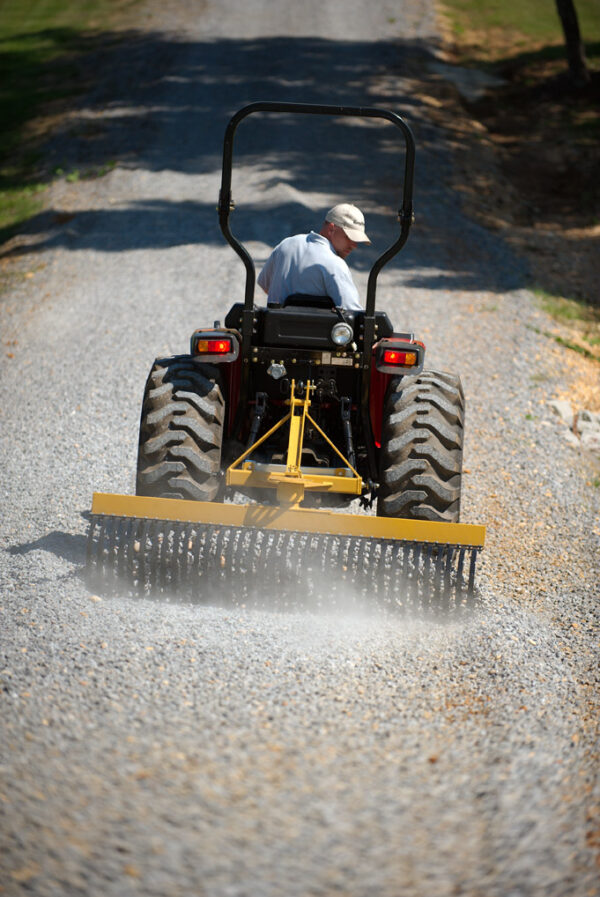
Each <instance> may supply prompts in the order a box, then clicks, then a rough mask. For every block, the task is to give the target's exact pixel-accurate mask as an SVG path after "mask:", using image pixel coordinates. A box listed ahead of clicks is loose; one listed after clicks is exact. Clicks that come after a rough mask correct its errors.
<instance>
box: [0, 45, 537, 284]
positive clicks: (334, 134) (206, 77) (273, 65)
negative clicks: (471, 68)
mask: <svg viewBox="0 0 600 897" xmlns="http://www.w3.org/2000/svg"><path fill="white" fill-rule="evenodd" d="M101 38H102V35H100V36H99V44H100V45H102V40H101ZM104 38H105V39H104V49H102V47H101V49H95V50H94V52H93V53H91V54H90V55H89V56H88V57H84V58H83V59H82V60H80V61H79V63H78V64H79V65H80V68H81V70H82V73H83V72H87V79H88V82H89V71H94V73H95V77H94V81H93V82H92V83H91V84H90V87H89V89H88V91H87V93H86V94H85V95H83V96H80V97H79V98H78V99H77V100H75V101H74V102H75V103H76V106H75V108H74V109H72V110H71V111H70V112H69V114H68V115H65V116H64V117H63V118H62V120H61V122H62V123H61V124H60V125H59V127H58V129H56V130H55V131H54V135H53V137H52V139H51V140H50V141H48V142H47V143H46V144H45V145H44V146H43V147H42V152H43V157H44V158H45V159H46V160H47V161H46V165H47V168H48V171H52V170H55V169H56V168H60V169H61V170H62V171H64V172H65V174H69V173H70V176H71V179H72V180H75V179H77V178H83V177H86V176H92V175H93V174H94V173H97V172H98V171H101V170H102V169H103V167H105V166H106V165H107V164H108V163H109V162H110V163H112V162H115V163H116V164H117V166H118V167H121V168H128V169H135V170H138V171H140V170H146V171H148V172H180V173H184V174H186V175H190V176H194V175H207V174H217V175H218V173H219V172H220V167H221V152H222V138H223V133H224V130H225V127H226V124H227V122H228V120H229V118H230V117H231V115H232V114H233V113H234V112H235V111H236V110H237V109H239V108H240V107H241V106H243V105H245V104H246V103H249V102H252V101H255V100H264V99H273V100H281V101H283V100H285V101H291V102H316V103H329V104H340V105H341V104H346V105H354V106H361V105H369V106H379V107H382V108H391V109H394V110H395V111H398V112H400V113H401V114H402V115H403V116H404V117H405V118H406V120H407V121H408V122H409V124H410V125H411V127H412V128H413V130H414V131H415V135H416V140H417V183H416V189H415V197H416V203H415V207H416V216H417V227H415V228H414V229H413V234H411V239H410V240H409V242H408V244H407V247H406V249H405V250H404V251H403V253H402V254H401V256H400V257H399V258H398V259H395V260H394V261H393V262H392V265H398V266H399V267H401V268H410V269H412V271H411V275H410V279H409V281H408V282H407V285H410V286H415V287H421V288H430V289H437V288H443V287H450V288H453V289H489V290H498V291H505V290H506V289H509V288H513V287H516V286H518V285H519V284H520V283H522V278H523V272H520V270H519V269H518V267H517V266H516V263H515V261H514V259H512V258H511V259H510V261H509V262H508V261H507V256H508V250H507V249H506V248H505V247H503V246H502V244H501V243H500V242H499V241H498V240H497V238H496V237H492V235H490V234H489V233H487V232H486V231H484V230H483V229H481V228H479V227H477V226H476V225H475V224H473V223H471V222H469V221H468V220H466V219H464V218H463V217H462V215H461V213H460V210H459V208H458V203H457V199H456V196H454V195H453V194H451V193H450V192H449V191H448V190H447V189H446V188H445V186H444V184H445V182H447V181H448V180H449V177H450V166H451V160H450V152H449V147H448V144H447V142H446V140H445V137H444V135H443V134H442V132H440V131H438V130H436V129H435V128H434V127H433V126H432V125H431V124H429V123H428V121H427V118H426V112H425V110H426V107H425V105H424V104H423V102H422V100H421V99H420V98H419V96H418V95H417V94H418V92H424V93H426V92H427V83H428V80H429V81H431V80H432V79H434V78H437V77H438V76H435V75H432V74H430V73H429V71H428V67H427V63H428V60H430V59H431V58H433V55H432V52H431V49H430V48H428V47H427V45H425V44H423V43H422V42H419V41H414V42H411V41H402V40H397V41H392V40H390V41H379V42H356V41H355V42H349V41H346V42H344V41H328V40H322V39H317V38H298V39H289V38H263V39H256V40H214V41H204V42H202V41H197V42H193V41H187V42H186V41H184V40H180V39H179V40H178V39H175V38H172V39H171V38H170V37H169V36H168V35H166V34H159V33H148V34H139V33H131V34H129V35H125V36H123V35H122V34H121V35H119V40H118V42H115V36H114V35H111V34H106V35H104ZM97 46H98V44H97V45H96V47H97ZM90 66H93V68H90ZM410 79H414V80H413V81H411V80H410ZM407 90H408V91H410V92H409V93H408V94H407ZM413 93H414V95H413ZM401 147H402V139H401V135H400V134H399V132H398V131H397V129H396V128H395V127H394V126H393V125H391V124H389V123H387V122H370V121H365V120H357V119H337V120H335V121H334V120H332V119H329V118H321V117H320V116H298V115H296V116H281V115H279V116H264V115H256V116H252V117H250V118H249V119H247V120H245V121H244V122H243V123H242V124H241V125H240V127H239V129H238V132H237V134H236V144H235V158H234V164H235V166H236V167H235V168H234V181H233V192H234V198H235V199H236V201H237V206H238V211H236V212H235V213H234V215H233V216H232V220H231V223H232V228H233V230H234V232H235V233H236V235H237V236H238V237H239V238H240V239H241V240H242V241H248V240H260V241H261V242H263V243H266V244H268V245H274V244H275V243H276V242H278V241H279V240H281V239H282V238H283V237H284V236H287V235H288V234H290V233H293V232H297V231H305V230H307V229H310V228H312V227H318V226H319V225H320V223H321V215H322V212H323V210H324V209H326V208H327V207H328V206H329V204H330V201H331V200H332V198H333V199H336V198H339V200H344V199H347V200H349V201H354V202H356V203H358V204H359V205H362V206H364V207H365V209H366V211H367V217H368V230H369V233H370V235H371V237H372V240H373V244H374V245H373V247H370V248H365V249H361V252H360V253H356V258H354V257H353V260H352V264H353V265H355V266H357V267H358V268H362V269H369V268H370V267H371V265H372V263H373V261H374V260H375V258H376V257H377V256H378V255H379V254H380V253H381V252H382V251H383V250H384V249H385V248H386V247H387V246H388V245H390V243H392V242H393V241H394V240H395V238H396V235H397V224H396V221H395V211H396V210H397V207H398V204H399V199H400V196H401V184H402V173H403V164H404V161H403V153H402V152H399V151H400V149H401ZM244 166H252V189H256V187H257V176H258V188H259V189H260V190H262V192H263V195H264V203H257V204H256V205H255V206H253V205H251V204H250V205H247V204H246V202H245V200H244V177H245V174H246V176H247V174H248V169H246V172H244ZM257 172H260V174H259V175H257ZM117 174H118V172H117ZM118 183H120V181H119V180H118V179H117V180H115V184H118ZM154 183H155V184H156V186H155V189H156V191H157V193H160V192H162V194H163V196H162V197H161V196H157V198H156V199H150V200H138V201H133V202H127V201H124V200H121V199H120V198H119V195H118V193H117V190H118V187H115V193H116V195H114V196H111V204H110V205H108V207H106V208H103V209H89V210H84V211H78V212H77V213H76V214H73V213H72V212H71V211H70V210H69V209H68V208H54V209H50V210H48V211H45V212H43V213H42V214H40V215H38V216H37V217H34V218H33V219H31V220H30V221H29V222H28V225H27V226H26V228H25V229H24V230H23V232H22V235H21V236H19V237H17V238H16V239H14V240H12V241H11V242H10V243H8V244H7V245H6V247H5V249H4V253H3V254H4V255H5V256H9V255H17V254H19V253H22V252H27V253H31V252H35V251H40V250H44V249H48V248H55V247H63V248H66V249H70V250H72V251H75V250H80V249H95V250H100V251H104V252H119V251H124V250H131V249H164V248H168V247H171V246H177V245H181V244H195V245H198V246H202V245H209V244H218V245H223V238H222V236H221V233H220V230H219V227H218V222H217V216H216V211H215V205H216V201H217V196H216V195H205V191H206V186H205V185H204V186H198V187H196V188H195V186H194V181H193V180H192V179H191V180H190V181H189V185H187V187H186V189H188V190H189V191H192V195H190V194H189V192H188V194H187V196H186V198H185V199H183V200H182V201H176V200H173V199H170V198H169V199H165V198H164V193H165V192H167V191H169V190H173V189H175V190H180V189H181V184H179V186H178V185H177V184H173V183H172V182H169V183H168V184H167V182H166V181H162V180H161V181H160V182H159V181H156V182H152V181H148V182H147V185H150V186H153V185H154ZM146 189H147V186H146ZM194 189H197V190H198V194H199V195H197V196H194V195H193V191H194ZM212 189H213V188H212V187H211V191H212ZM215 194H216V190H215ZM310 194H312V196H310ZM373 209H378V210H379V211H378V212H377V213H375V212H373V211H372V210H373ZM1 240H2V234H1V233H0V241H1ZM415 272H416V273H415Z"/></svg>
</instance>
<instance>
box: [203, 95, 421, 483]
mask: <svg viewBox="0 0 600 897" xmlns="http://www.w3.org/2000/svg"><path fill="white" fill-rule="evenodd" d="M256 112H280V113H284V114H287V113H292V114H295V113H299V114H303V115H304V114H308V115H328V116H330V117H340V116H347V117H354V118H382V119H384V120H386V121H389V122H391V123H392V124H393V125H395V126H396V127H397V128H399V130H400V131H401V132H402V134H403V137H404V146H405V152H406V155H405V158H404V183H403V191H402V205H401V207H400V209H399V210H398V221H399V223H400V234H399V236H398V239H397V240H396V241H395V242H394V243H392V245H391V246H388V248H387V249H386V250H385V252H383V253H382V255H380V256H379V258H377V259H376V260H375V262H374V264H373V267H372V268H371V270H370V272H369V280H368V282H367V298H366V303H365V313H364V317H363V372H362V373H363V377H362V390H361V401H360V405H361V417H362V421H363V429H364V434H365V442H366V447H367V456H368V462H369V469H370V474H371V479H372V480H373V481H375V480H376V479H377V463H376V456H375V446H374V443H373V437H372V435H371V430H370V426H369V377H368V373H369V371H370V367H371V351H372V347H373V345H374V343H375V341H376V332H375V292H376V288H377V277H378V275H379V272H380V271H381V269H382V268H383V266H384V265H386V264H387V263H388V262H389V261H390V259H392V258H393V257H394V256H395V255H396V253H398V252H399V251H400V250H401V249H402V247H403V246H404V244H405V243H406V241H407V239H408V233H409V231H410V227H411V224H412V223H413V220H414V216H413V202H412V198H413V180H414V168H415V141H414V137H413V134H412V131H411V130H410V128H409V126H408V125H407V124H406V122H405V121H404V119H402V118H401V117H400V116H399V115H397V114H396V113H395V112H390V111H389V110H387V109H378V108H376V107H374V106H329V105H320V104H316V103H278V102H271V101H262V102H256V103H250V104H249V105H248V106H244V107H243V108H242V109H240V110H239V111H238V112H236V113H235V115H233V116H232V118H231V119H230V121H229V124H228V125H227V128H226V130H225V137H224V140H223V169H222V175H221V189H220V192H219V205H218V212H219V224H220V226H221V231H222V233H223V236H224V237H225V239H226V240H227V242H228V243H229V245H230V246H232V248H233V249H234V250H235V252H236V253H237V254H238V255H239V257H240V258H241V260H242V261H243V263H244V265H245V267H246V289H245V297H244V308H243V311H242V358H243V361H245V362H247V361H248V358H249V355H250V348H251V344H252V332H253V328H254V287H255V268H254V262H253V260H252V258H251V256H250V254H249V253H248V251H247V250H246V248H245V247H244V246H243V245H242V243H241V242H240V241H239V240H238V239H237V238H236V237H235V236H234V235H233V233H232V231H231V227H230V226H229V216H230V214H231V212H232V211H233V209H234V203H233V199H232V196H231V171H232V165H233V138H234V135H235V131H236V128H237V127H238V125H239V124H240V122H241V121H243V119H244V118H246V117H247V116H249V115H252V114H254V113H256ZM247 385H248V368H247V365H244V364H243V365H242V377H241V383H240V404H239V407H238V412H237V414H236V421H235V423H234V427H233V429H234V432H236V433H237V431H238V429H239V426H240V422H241V409H242V406H243V405H245V402H246V398H247Z"/></svg>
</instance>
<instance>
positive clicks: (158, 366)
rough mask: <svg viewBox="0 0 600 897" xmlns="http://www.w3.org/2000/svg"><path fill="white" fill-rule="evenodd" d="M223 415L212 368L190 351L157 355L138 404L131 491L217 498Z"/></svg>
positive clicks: (216, 374) (141, 493) (200, 499)
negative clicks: (133, 478) (135, 463)
mask: <svg viewBox="0 0 600 897" xmlns="http://www.w3.org/2000/svg"><path fill="white" fill-rule="evenodd" d="M224 419H225V403H224V401H223V394H222V391H221V385H220V377H219V371H218V369H217V368H216V367H214V366H212V365H208V364H196V363H195V362H194V361H193V359H192V357H191V356H190V355H176V356H173V357H171V358H162V359H157V360H156V361H155V362H154V365H153V366H152V369H151V371H150V374H149V375H148V380H147V381H146V389H145V392H144V400H143V404H142V414H141V419H140V438H139V448H138V463H137V482H136V494H137V495H151V496H156V497H163V498H185V499H192V500H199V501H214V500H215V499H217V498H218V493H219V490H220V486H221V475H220V472H221V445H222V442H223V422H224Z"/></svg>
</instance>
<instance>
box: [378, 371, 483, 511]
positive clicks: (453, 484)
mask: <svg viewBox="0 0 600 897" xmlns="http://www.w3.org/2000/svg"><path fill="white" fill-rule="evenodd" d="M464 415H465V402H464V395H463V390H462V386H461V382H460V379H459V378H458V377H457V376H455V375H454V374H445V373H441V372H439V371H423V372H422V373H421V374H417V375H415V376H411V375H406V376H404V377H394V379H393V380H392V381H391V382H390V385H389V387H388V391H387V395H386V399H385V405H384V412H383V426H382V440H381V463H380V487H379V497H378V501H377V514H378V515H379V516H380V517H404V518H412V519H414V520H441V521H444V522H447V523H458V520H459V514H460V491H461V475H462V453H463V433H464Z"/></svg>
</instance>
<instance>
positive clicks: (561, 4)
mask: <svg viewBox="0 0 600 897" xmlns="http://www.w3.org/2000/svg"><path fill="white" fill-rule="evenodd" d="M556 8H557V10H558V15H559V16H560V21H561V24H562V28H563V31H564V34H565V43H566V46H567V59H568V60H569V72H570V74H571V78H572V80H573V83H574V84H575V86H576V87H584V86H585V85H586V84H589V82H590V73H589V69H588V67H587V62H586V59H585V49H584V46H583V41H582V40H581V33H580V31H579V21H578V19H577V11H576V9H575V6H574V5H573V0H556Z"/></svg>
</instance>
